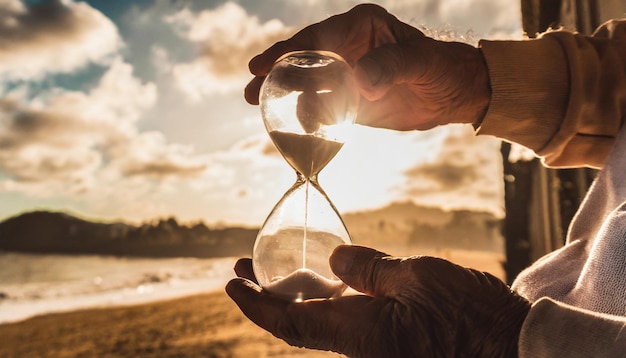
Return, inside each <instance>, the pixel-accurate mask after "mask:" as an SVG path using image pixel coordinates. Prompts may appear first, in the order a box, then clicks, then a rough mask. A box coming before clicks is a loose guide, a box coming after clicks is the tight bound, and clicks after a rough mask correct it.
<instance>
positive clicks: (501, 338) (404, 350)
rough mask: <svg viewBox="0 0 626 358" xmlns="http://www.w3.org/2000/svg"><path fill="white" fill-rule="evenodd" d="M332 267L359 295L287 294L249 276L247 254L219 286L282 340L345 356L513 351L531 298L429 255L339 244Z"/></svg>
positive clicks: (480, 354)
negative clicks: (304, 297)
mask: <svg viewBox="0 0 626 358" xmlns="http://www.w3.org/2000/svg"><path fill="white" fill-rule="evenodd" d="M330 263H331V267H332V269H333V271H334V272H335V274H336V275H337V276H338V277H339V278H341V279H342V280H343V281H344V282H345V283H346V284H348V285H349V286H351V287H352V288H354V289H356V290H357V291H360V292H363V293H365V295H355V296H343V297H340V298H337V299H331V300H310V301H304V302H299V303H295V302H287V301H284V300H281V299H279V298H277V297H275V296H272V295H270V294H269V293H267V292H265V291H263V290H262V289H261V288H260V287H259V286H257V285H256V284H255V283H254V274H253V272H252V267H251V261H250V260H249V259H242V260H240V261H239V262H238V263H237V265H236V266H235V271H236V273H237V275H238V276H240V278H236V279H234V280H232V281H230V282H229V283H228V285H227V286H226V291H227V292H228V294H229V295H230V297H231V298H232V299H233V300H234V301H235V302H236V303H237V305H239V307H240V308H241V310H242V311H243V313H244V314H245V315H246V316H247V317H248V318H249V319H251V320H252V321H253V322H255V323H256V324H257V325H259V326H261V327H262V328H264V329H266V330H268V331H270V332H271V333H272V334H274V335H275V336H276V337H278V338H281V339H283V340H285V341H286V342H287V343H289V344H291V345H294V346H299V347H308V348H313V349H321V350H331V351H335V352H339V353H343V354H346V355H348V356H350V357H515V356H517V340H518V337H519V332H520V329H521V325H522V322H523V321H524V319H525V317H526V315H527V314H528V311H529V309H530V303H529V302H528V301H526V300H525V299H524V298H522V297H520V296H518V295H517V294H515V293H514V292H512V291H511V290H510V289H509V288H508V286H506V285H505V284H504V283H503V282H501V281H500V280H498V279H497V278H495V277H494V276H492V275H490V274H487V273H482V272H478V271H475V270H471V269H466V268H463V267H460V266H457V265H455V264H452V263H450V262H448V261H445V260H443V259H438V258H433V257H410V258H404V259H401V258H395V257H390V256H388V255H386V254H383V253H381V252H379V251H376V250H373V249H369V248H365V247H359V246H339V247H338V248H337V249H335V252H334V253H333V255H332V256H331V258H330Z"/></svg>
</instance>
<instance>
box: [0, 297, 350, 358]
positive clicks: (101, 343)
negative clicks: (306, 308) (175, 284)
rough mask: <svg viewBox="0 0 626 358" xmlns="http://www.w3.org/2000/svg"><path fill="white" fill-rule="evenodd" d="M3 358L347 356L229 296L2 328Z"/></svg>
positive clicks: (44, 317) (49, 316)
mask: <svg viewBox="0 0 626 358" xmlns="http://www.w3.org/2000/svg"><path fill="white" fill-rule="evenodd" d="M0 337H2V344H0V357H2V358H4V357H220V358H221V357H235V358H238V357H255V358H263V357H342V355H339V354H335V353H331V352H321V351H315V350H308V349H301V348H295V347H291V346H289V345H287V344H286V343H284V342H283V341H281V340H279V339H277V338H275V337H273V336H272V335H271V334H269V333H267V332H266V331H264V330H262V329H261V328H259V327H257V326H255V325H254V324H253V323H252V322H250V321H249V320H248V319H247V318H246V317H245V316H244V315H243V314H242V313H241V311H239V309H238V308H237V306H236V305H235V304H234V303H233V302H232V301H231V300H230V298H229V297H228V296H227V295H226V294H225V293H224V292H223V291H216V292H213V293H207V294H198V295H192V296H187V297H183V298H177V299H171V300H166V301H159V302H152V303H146V304H140V305H133V306H118V307H110V308H99V309H85V310H78V311H72V312H64V313H52V314H46V315H42V316H37V317H33V318H30V319H27V320H24V321H21V322H16V323H8V324H3V325H0Z"/></svg>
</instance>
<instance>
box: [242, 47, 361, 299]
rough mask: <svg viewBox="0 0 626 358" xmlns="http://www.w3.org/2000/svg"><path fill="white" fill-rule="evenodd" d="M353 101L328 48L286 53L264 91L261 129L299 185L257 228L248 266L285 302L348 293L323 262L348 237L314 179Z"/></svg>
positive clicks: (351, 116) (336, 144)
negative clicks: (291, 169)
mask: <svg viewBox="0 0 626 358" xmlns="http://www.w3.org/2000/svg"><path fill="white" fill-rule="evenodd" d="M358 100H359V93H358V91H357V87H356V84H355V82H354V78H353V76H352V71H351V68H350V66H349V65H348V64H347V63H346V62H345V61H344V60H343V59H342V58H341V57H340V56H339V55H337V54H334V53H332V52H327V51H297V52H291V53H288V54H285V55H283V56H282V57H281V58H279V59H278V60H277V61H276V63H275V64H274V66H273V68H272V70H271V71H270V73H269V74H268V75H267V77H266V78H265V81H264V82H263V85H262V86H261V92H260V97H259V101H260V105H261V114H262V116H263V121H264V123H265V128H266V129H267V131H268V134H269V136H270V138H271V139H272V141H273V142H274V144H275V145H276V147H277V148H278V150H279V152H280V153H281V154H282V155H283V157H284V158H285V160H286V161H287V162H288V163H289V164H290V165H291V167H292V168H293V169H294V170H295V171H296V182H295V183H294V184H293V186H292V187H291V188H290V189H289V190H287V192H286V193H285V194H284V195H283V197H282V198H281V199H280V201H279V202H278V203H277V204H276V206H275V207H274V209H273V210H272V211H271V213H270V215H269V216H268V218H267V219H266V220H265V223H264V224H263V226H262V227H261V229H260V230H259V233H258V235H257V238H256V242H255V244H254V249H253V256H252V267H253V270H254V274H255V276H256V278H257V280H258V282H259V284H260V285H261V287H263V289H264V290H267V291H268V292H270V293H272V294H275V295H277V296H280V297H282V298H285V299H287V300H294V301H302V300H307V299H312V298H332V297H337V296H340V295H341V294H342V293H343V291H344V290H345V289H346V286H345V284H344V283H343V282H342V281H341V280H339V279H338V278H337V277H336V276H335V275H334V274H333V272H332V270H331V268H330V265H329V262H328V259H329V257H330V255H331V254H332V252H333V250H334V249H335V247H337V246H338V245H341V244H350V243H351V240H350V235H349V234H348V231H347V229H346V227H345V225H344V223H343V220H342V219H341V216H340V215H339V213H338V212H337V209H336V208H335V206H334V205H333V204H332V202H331V201H330V200H329V199H328V197H327V196H326V194H325V193H324V190H323V189H322V188H321V186H320V185H319V183H318V180H317V176H318V174H319V172H320V171H321V170H322V169H323V168H324V167H325V166H326V164H328V162H330V161H331V160H332V159H333V157H334V156H335V155H336V154H337V152H338V151H339V150H340V149H341V147H342V146H343V143H344V142H345V140H346V137H347V136H348V135H349V131H350V127H351V126H352V124H353V123H354V120H355V117H356V113H357V106H358Z"/></svg>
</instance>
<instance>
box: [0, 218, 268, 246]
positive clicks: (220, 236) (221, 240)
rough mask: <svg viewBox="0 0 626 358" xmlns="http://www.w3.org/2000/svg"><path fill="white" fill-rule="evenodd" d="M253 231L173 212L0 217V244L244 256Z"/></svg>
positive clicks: (250, 243) (252, 243)
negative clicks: (116, 218)
mask: <svg viewBox="0 0 626 358" xmlns="http://www.w3.org/2000/svg"><path fill="white" fill-rule="evenodd" d="M256 234H257V230H256V229H246V228H223V229H210V228H208V227H207V226H205V225H204V224H202V223H198V224H195V225H191V226H186V225H180V224H178V222H177V221H176V220H175V219H174V218H169V219H163V220H159V221H158V222H155V223H145V224H143V225H138V226H135V225H129V224H126V223H120V222H116V223H97V222H92V221H87V220H83V219H80V218H77V217H74V216H71V215H69V214H66V213H59V212H48V211H35V212H29V213H25V214H22V215H19V216H15V217H12V218H9V219H7V220H5V221H3V222H1V223H0V250H5V251H18V252H31V253H42V254H50V253H62V254H97V255H120V256H145V257H180V256H184V257H223V256H250V255H251V253H252V246H253V245H254V240H255V238H256Z"/></svg>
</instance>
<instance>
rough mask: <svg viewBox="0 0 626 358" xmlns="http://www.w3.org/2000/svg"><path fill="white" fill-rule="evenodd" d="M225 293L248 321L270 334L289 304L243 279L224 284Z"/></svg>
mask: <svg viewBox="0 0 626 358" xmlns="http://www.w3.org/2000/svg"><path fill="white" fill-rule="evenodd" d="M226 293H227V294H228V296H230V298H231V299H232V300H233V301H235V303H236V304H237V306H239V309H241V312H243V314H244V315H245V316H246V317H248V319H250V320H251V321H252V322H254V323H256V324H257V325H258V326H260V327H261V328H263V329H265V330H268V331H270V332H272V333H273V332H274V331H275V330H276V329H275V327H276V321H277V319H278V318H280V317H281V316H282V315H283V314H284V312H285V310H286V309H287V305H288V304H289V302H288V301H285V300H282V299H280V298H278V297H276V296H272V295H270V294H268V293H266V292H264V291H263V290H262V289H261V287H260V286H258V285H256V284H254V283H253V282H252V281H250V280H246V279H243V278H236V279H233V280H230V281H229V282H228V283H227V284H226Z"/></svg>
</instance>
